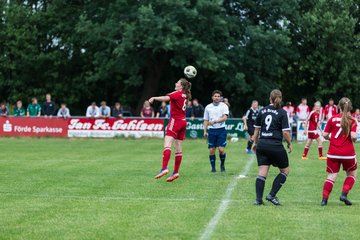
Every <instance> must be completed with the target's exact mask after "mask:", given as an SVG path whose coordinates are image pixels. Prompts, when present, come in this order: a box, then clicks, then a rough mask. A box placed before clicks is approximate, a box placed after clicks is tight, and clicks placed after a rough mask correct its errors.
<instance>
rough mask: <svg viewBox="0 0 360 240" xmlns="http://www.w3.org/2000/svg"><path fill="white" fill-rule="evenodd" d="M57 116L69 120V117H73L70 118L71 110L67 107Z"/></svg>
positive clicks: (60, 110) (61, 109)
mask: <svg viewBox="0 0 360 240" xmlns="http://www.w3.org/2000/svg"><path fill="white" fill-rule="evenodd" d="M57 116H58V117H62V118H69V117H71V116H70V110H69V109H68V108H67V107H65V108H60V109H59V111H58V113H57Z"/></svg>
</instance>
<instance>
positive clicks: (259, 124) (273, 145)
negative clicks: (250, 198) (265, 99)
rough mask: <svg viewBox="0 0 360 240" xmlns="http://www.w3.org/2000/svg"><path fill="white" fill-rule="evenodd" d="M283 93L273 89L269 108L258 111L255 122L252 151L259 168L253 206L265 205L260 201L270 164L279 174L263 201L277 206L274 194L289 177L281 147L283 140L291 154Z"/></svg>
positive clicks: (285, 158)
mask: <svg viewBox="0 0 360 240" xmlns="http://www.w3.org/2000/svg"><path fill="white" fill-rule="evenodd" d="M281 101H282V94H281V92H280V90H277V89H275V90H272V91H271V93H270V103H271V104H270V105H269V106H266V107H264V108H263V109H261V110H260V112H259V115H258V116H257V118H256V120H255V133H254V143H253V148H252V149H253V151H254V152H256V158H257V162H258V166H259V175H258V177H257V178H256V183H255V186H256V201H255V204H256V205H262V204H264V202H263V200H262V198H263V193H264V187H265V180H266V177H267V176H268V173H269V168H270V165H273V166H275V167H278V168H279V170H280V173H279V174H278V175H277V176H276V178H275V179H274V182H273V185H272V188H271V191H270V193H269V195H267V196H266V200H268V201H270V202H271V203H273V204H274V205H280V202H279V200H278V198H277V197H276V194H277V192H278V191H279V190H280V188H281V186H282V185H283V184H284V183H285V181H286V178H287V175H288V174H289V159H288V155H287V153H286V151H285V148H284V146H283V144H282V139H283V138H284V139H285V140H286V142H287V144H288V145H287V147H288V148H289V153H290V152H291V151H292V145H291V138H290V126H289V120H288V117H287V113H286V111H285V110H283V109H282V108H281Z"/></svg>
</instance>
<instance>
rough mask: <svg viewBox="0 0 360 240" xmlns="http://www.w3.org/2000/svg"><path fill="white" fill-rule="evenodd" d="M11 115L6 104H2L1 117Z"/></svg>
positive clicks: (0, 105)
mask: <svg viewBox="0 0 360 240" xmlns="http://www.w3.org/2000/svg"><path fill="white" fill-rule="evenodd" d="M8 115H9V109H8V108H7V106H6V103H4V102H3V103H1V104H0V116H1V117H7V116H8Z"/></svg>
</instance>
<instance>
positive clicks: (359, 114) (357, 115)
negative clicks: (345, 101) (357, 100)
mask: <svg viewBox="0 0 360 240" xmlns="http://www.w3.org/2000/svg"><path fill="white" fill-rule="evenodd" d="M352 116H353V117H354V118H355V119H356V120H357V121H358V123H360V109H359V108H357V109H356V110H355V112H354V113H353V114H352Z"/></svg>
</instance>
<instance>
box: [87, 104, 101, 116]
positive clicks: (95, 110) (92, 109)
mask: <svg viewBox="0 0 360 240" xmlns="http://www.w3.org/2000/svg"><path fill="white" fill-rule="evenodd" d="M86 117H96V118H97V117H100V111H99V107H98V106H91V105H90V106H89V107H88V108H87V109H86Z"/></svg>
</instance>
